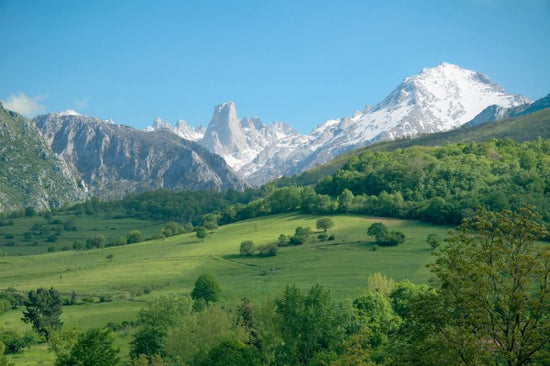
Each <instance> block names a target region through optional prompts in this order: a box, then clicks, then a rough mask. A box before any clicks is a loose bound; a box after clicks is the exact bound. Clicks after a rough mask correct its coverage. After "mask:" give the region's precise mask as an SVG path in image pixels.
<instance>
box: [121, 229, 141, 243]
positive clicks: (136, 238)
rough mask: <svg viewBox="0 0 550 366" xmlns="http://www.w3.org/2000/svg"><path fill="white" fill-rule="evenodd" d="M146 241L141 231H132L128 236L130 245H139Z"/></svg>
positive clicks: (127, 239)
mask: <svg viewBox="0 0 550 366" xmlns="http://www.w3.org/2000/svg"><path fill="white" fill-rule="evenodd" d="M144 240H145V237H144V236H143V234H142V233H141V231H139V230H132V231H130V232H129V233H128V235H127V236H126V243H128V244H133V243H139V242H142V241H144Z"/></svg>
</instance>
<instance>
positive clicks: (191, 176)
mask: <svg viewBox="0 0 550 366" xmlns="http://www.w3.org/2000/svg"><path fill="white" fill-rule="evenodd" d="M35 122H36V125H37V126H38V128H39V129H40V130H41V132H42V134H43V136H44V137H45V138H46V141H47V142H48V143H49V144H50V146H51V147H52V149H53V150H54V151H55V152H57V153H59V154H61V155H62V156H63V158H64V159H65V160H66V161H67V162H68V163H69V165H71V166H73V167H74V169H75V170H76V172H77V173H78V174H79V175H80V176H81V177H82V178H83V179H84V181H85V182H86V184H87V185H88V186H89V188H90V191H91V192H92V193H93V194H94V195H97V196H100V197H106V198H118V197H122V196H124V195H125V194H127V193H131V192H140V191H144V190H150V189H156V188H167V189H190V190H198V189H214V190H222V189H230V188H231V189H243V188H244V187H245V184H244V183H243V182H242V181H241V180H240V179H239V178H237V177H236V176H235V175H234V173H233V172H232V171H231V170H230V169H229V168H228V167H227V164H226V163H225V161H224V160H223V159H222V158H221V157H219V156H217V155H214V154H212V153H210V152H209V151H208V150H206V149H205V148H203V147H202V146H199V145H198V144H196V143H194V142H192V141H188V140H185V139H182V138H180V137H178V136H176V135H175V134H173V133H172V132H170V131H168V130H166V129H160V130H158V131H153V132H146V131H139V130H136V129H134V128H131V127H127V126H122V125H117V124H113V123H110V122H106V121H102V120H99V119H96V118H91V117H87V116H82V115H67V114H48V115H43V116H39V117H37V118H35Z"/></svg>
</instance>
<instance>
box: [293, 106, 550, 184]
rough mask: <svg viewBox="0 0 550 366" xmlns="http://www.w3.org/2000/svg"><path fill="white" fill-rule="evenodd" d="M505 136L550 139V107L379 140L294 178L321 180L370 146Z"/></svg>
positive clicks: (388, 148)
mask: <svg viewBox="0 0 550 366" xmlns="http://www.w3.org/2000/svg"><path fill="white" fill-rule="evenodd" d="M505 137H508V138H510V139H512V140H514V141H516V142H524V141H531V140H534V139H536V138H538V137H541V138H543V139H550V108H547V109H543V110H541V111H538V112H534V113H531V114H528V115H525V116H521V117H516V118H514V119H509V120H505V121H500V122H497V123H486V124H482V125H477V126H466V125H464V126H463V127H461V128H458V129H455V130H452V131H447V132H439V133H433V134H427V135H423V136H419V137H417V138H414V139H400V140H395V141H384V142H379V143H375V144H372V145H370V146H368V147H363V148H358V149H355V150H353V151H350V152H348V153H345V154H342V155H339V156H338V157H336V158H334V159H333V160H331V161H329V162H327V163H325V164H322V165H319V166H317V167H315V168H312V169H310V170H308V171H305V172H303V173H301V174H298V175H296V176H295V177H292V178H290V179H292V180H294V181H295V182H297V183H298V184H301V185H307V184H313V183H315V182H316V181H317V180H318V179H320V178H322V177H324V176H326V175H329V174H333V173H334V172H336V171H337V170H338V169H340V168H341V167H342V166H343V165H344V164H345V163H346V161H348V160H349V159H350V158H351V157H352V156H357V155H360V154H361V153H362V152H363V151H365V150H367V149H369V150H375V151H394V150H397V149H405V148H408V147H411V146H415V145H419V146H442V145H445V144H456V143H468V142H482V141H487V140H490V139H493V138H498V139H501V138H505Z"/></svg>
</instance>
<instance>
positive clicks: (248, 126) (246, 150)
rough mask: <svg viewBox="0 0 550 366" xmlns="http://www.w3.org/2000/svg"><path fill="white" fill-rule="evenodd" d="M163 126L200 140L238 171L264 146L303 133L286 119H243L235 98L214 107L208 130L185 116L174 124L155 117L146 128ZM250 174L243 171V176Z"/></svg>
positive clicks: (190, 138) (151, 128) (272, 145)
mask: <svg viewBox="0 0 550 366" xmlns="http://www.w3.org/2000/svg"><path fill="white" fill-rule="evenodd" d="M160 129H169V130H171V131H172V132H174V133H176V134H177V135H179V136H180V137H183V138H185V139H187V140H193V141H197V142H198V143H199V144H200V145H202V146H204V147H206V148H207V149H208V150H210V151H211V152H213V153H216V154H218V155H220V156H222V157H223V158H224V159H225V161H226V162H227V164H228V165H229V166H230V167H231V168H233V169H234V170H235V171H238V172H240V171H241V170H242V167H243V166H245V165H248V164H250V163H251V162H252V161H253V160H254V159H256V158H257V157H258V155H259V154H260V153H262V152H263V151H264V150H266V149H268V148H270V147H274V146H277V144H278V143H279V142H280V141H286V140H289V141H291V140H292V139H293V138H295V137H299V136H301V135H300V134H299V133H298V132H297V131H296V130H294V129H293V128H292V127H290V126H289V125H287V124H285V123H281V122H273V123H272V124H270V125H266V124H264V123H263V122H262V121H261V120H260V119H259V118H258V117H251V118H249V117H244V118H243V119H241V120H239V119H238V117H237V110H236V108H235V104H234V103H233V102H225V103H222V104H220V105H217V106H215V107H214V113H213V114H212V118H211V119H210V123H209V124H208V128H207V129H206V130H205V129H204V127H202V126H199V127H197V128H193V127H190V126H187V124H186V123H185V121H183V120H180V121H178V123H177V124H176V126H174V127H172V126H171V125H170V123H169V122H163V121H162V120H161V119H160V118H155V120H154V121H153V126H149V127H147V128H146V130H147V131H156V130H160ZM302 140H303V139H302ZM304 141H305V140H304ZM253 167H254V166H253ZM253 167H252V170H254V169H253ZM249 174H250V173H249ZM249 174H246V173H244V172H240V173H239V175H241V176H248V175H249Z"/></svg>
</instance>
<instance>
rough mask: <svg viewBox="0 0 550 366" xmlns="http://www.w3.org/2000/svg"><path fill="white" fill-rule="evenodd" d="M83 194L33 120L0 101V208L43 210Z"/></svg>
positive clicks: (1, 209)
mask: <svg viewBox="0 0 550 366" xmlns="http://www.w3.org/2000/svg"><path fill="white" fill-rule="evenodd" d="M84 197H85V188H84V187H83V186H82V185H81V184H79V181H78V179H77V178H76V177H75V176H73V175H72V174H71V171H70V169H69V167H68V166H67V164H66V163H65V161H64V160H63V159H62V158H60V157H59V156H58V155H56V154H55V153H54V152H53V151H52V150H51V149H50V147H49V146H48V145H47V144H46V142H45V141H44V139H43V138H42V136H41V134H40V131H39V130H38V129H37V128H36V126H35V125H34V123H32V122H31V121H29V120H27V119H26V118H24V117H22V116H21V115H19V114H17V113H15V112H12V111H8V110H6V109H4V108H3V107H2V105H1V104H0V211H9V210H17V209H22V208H25V207H34V208H35V209H37V210H44V209H49V208H51V207H60V206H62V205H63V204H65V203H70V202H75V201H78V200H81V199H83V198H84Z"/></svg>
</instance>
